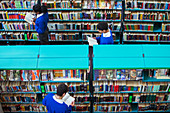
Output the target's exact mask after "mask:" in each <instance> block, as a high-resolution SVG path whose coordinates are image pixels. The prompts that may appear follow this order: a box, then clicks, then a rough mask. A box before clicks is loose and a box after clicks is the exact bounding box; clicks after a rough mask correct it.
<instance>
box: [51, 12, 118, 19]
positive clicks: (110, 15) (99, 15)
mask: <svg viewBox="0 0 170 113" xmlns="http://www.w3.org/2000/svg"><path fill="white" fill-rule="evenodd" d="M49 19H51V20H80V19H87V20H89V19H90V20H96V19H101V20H120V19H121V12H113V11H103V12H102V11H87V12H85V11H83V12H57V13H49Z"/></svg>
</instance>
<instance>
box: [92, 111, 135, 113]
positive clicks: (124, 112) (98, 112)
mask: <svg viewBox="0 0 170 113" xmlns="http://www.w3.org/2000/svg"><path fill="white" fill-rule="evenodd" d="M93 113H105V112H104V111H94V112H93ZM107 113H137V111H120V112H107Z"/></svg>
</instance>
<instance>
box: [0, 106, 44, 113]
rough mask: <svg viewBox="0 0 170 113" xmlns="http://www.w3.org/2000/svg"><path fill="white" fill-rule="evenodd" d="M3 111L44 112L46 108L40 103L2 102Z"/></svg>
mask: <svg viewBox="0 0 170 113" xmlns="http://www.w3.org/2000/svg"><path fill="white" fill-rule="evenodd" d="M2 109H3V111H4V112H46V111H47V109H46V107H45V106H44V105H41V104H7V105H5V104H2Z"/></svg>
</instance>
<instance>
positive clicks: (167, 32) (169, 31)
mask: <svg viewBox="0 0 170 113" xmlns="http://www.w3.org/2000/svg"><path fill="white" fill-rule="evenodd" d="M162 33H170V31H162Z"/></svg>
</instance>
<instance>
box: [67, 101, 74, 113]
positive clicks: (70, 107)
mask: <svg viewBox="0 0 170 113" xmlns="http://www.w3.org/2000/svg"><path fill="white" fill-rule="evenodd" d="M72 106H74V102H72V103H71V105H69V107H68V109H67V111H66V113H71V111H72Z"/></svg>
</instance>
